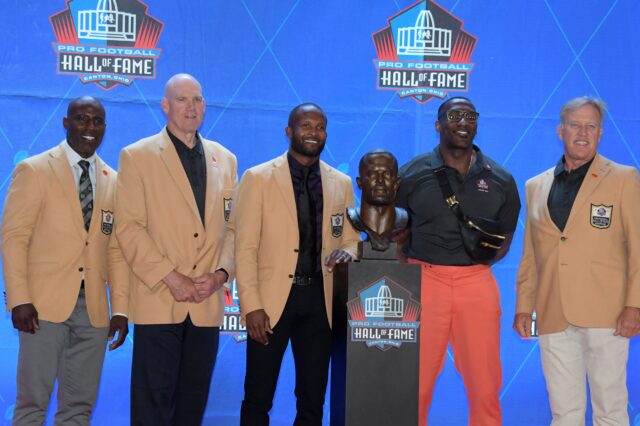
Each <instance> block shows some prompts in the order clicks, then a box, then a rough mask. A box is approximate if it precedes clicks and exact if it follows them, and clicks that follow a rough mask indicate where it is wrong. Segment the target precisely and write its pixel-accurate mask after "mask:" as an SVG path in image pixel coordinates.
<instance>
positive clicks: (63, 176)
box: [49, 142, 87, 232]
mask: <svg viewBox="0 0 640 426" xmlns="http://www.w3.org/2000/svg"><path fill="white" fill-rule="evenodd" d="M62 143H67V142H62ZM50 155H51V157H50V158H49V165H50V166H51V169H52V170H53V173H54V174H55V176H56V178H57V179H58V181H59V182H60V186H61V187H62V189H63V190H64V193H65V195H66V196H67V201H68V203H69V206H70V208H71V215H72V216H71V217H73V223H74V224H75V225H76V226H77V227H78V230H80V231H81V232H87V231H86V229H84V221H83V220H82V207H80V197H79V195H78V189H77V188H76V183H75V181H74V178H73V173H72V172H71V167H70V166H69V160H68V159H67V156H66V155H65V154H64V151H63V150H62V148H61V147H60V146H58V149H56V150H54V151H53V152H52V153H51V154H50Z"/></svg>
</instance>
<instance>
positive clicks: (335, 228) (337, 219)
mask: <svg viewBox="0 0 640 426" xmlns="http://www.w3.org/2000/svg"><path fill="white" fill-rule="evenodd" d="M343 226H344V213H336V214H334V215H332V216H331V235H333V236H334V237H335V238H339V237H341V236H342V228H343Z"/></svg>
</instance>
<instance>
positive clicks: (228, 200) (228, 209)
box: [223, 198, 233, 222]
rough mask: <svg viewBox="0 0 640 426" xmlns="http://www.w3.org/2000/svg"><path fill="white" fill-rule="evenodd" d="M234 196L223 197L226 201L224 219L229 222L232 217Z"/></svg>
mask: <svg viewBox="0 0 640 426" xmlns="http://www.w3.org/2000/svg"><path fill="white" fill-rule="evenodd" d="M232 200H233V199H232V198H223V202H224V220H225V221H226V222H229V218H230V217H231V202H232Z"/></svg>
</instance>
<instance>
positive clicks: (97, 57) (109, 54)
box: [49, 0, 164, 90]
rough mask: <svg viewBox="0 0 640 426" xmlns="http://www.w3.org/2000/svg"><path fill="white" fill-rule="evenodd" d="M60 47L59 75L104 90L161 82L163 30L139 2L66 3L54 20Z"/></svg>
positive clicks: (84, 0)
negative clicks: (147, 81) (158, 64)
mask: <svg viewBox="0 0 640 426" xmlns="http://www.w3.org/2000/svg"><path fill="white" fill-rule="evenodd" d="M49 20H50V21H51V25H52V26H53V31H54V32H55V35H56V40H57V43H53V49H54V51H55V52H56V55H57V60H56V64H57V72H58V74H71V75H77V76H79V77H80V81H82V82H83V83H96V84H98V85H99V86H100V87H102V88H103V89H105V90H108V89H111V88H113V87H114V86H115V85H116V84H124V85H127V86H129V85H131V83H133V80H134V79H136V78H147V79H155V78H156V60H157V59H158V57H159V56H160V52H161V49H156V45H157V44H158V39H159V38H160V33H161V32H162V29H163V26H164V24H163V23H162V22H160V21H158V20H157V19H155V18H153V17H151V16H149V15H148V14H147V5H146V4H144V3H143V2H142V1H140V0H67V8H66V9H65V10H63V11H61V12H58V13H56V14H55V15H52V16H50V17H49Z"/></svg>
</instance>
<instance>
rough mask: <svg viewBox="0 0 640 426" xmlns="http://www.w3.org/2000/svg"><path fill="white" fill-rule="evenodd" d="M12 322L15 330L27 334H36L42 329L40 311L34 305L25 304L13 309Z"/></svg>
mask: <svg viewBox="0 0 640 426" xmlns="http://www.w3.org/2000/svg"><path fill="white" fill-rule="evenodd" d="M11 321H12V322H13V326H14V327H15V328H17V329H18V330H20V331H23V332H25V333H31V334H34V333H35V332H36V331H37V330H39V329H40V324H39V323H38V311H36V307H35V306H33V304H32V303H25V304H24V305H20V306H16V307H15V308H13V309H11Z"/></svg>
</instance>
